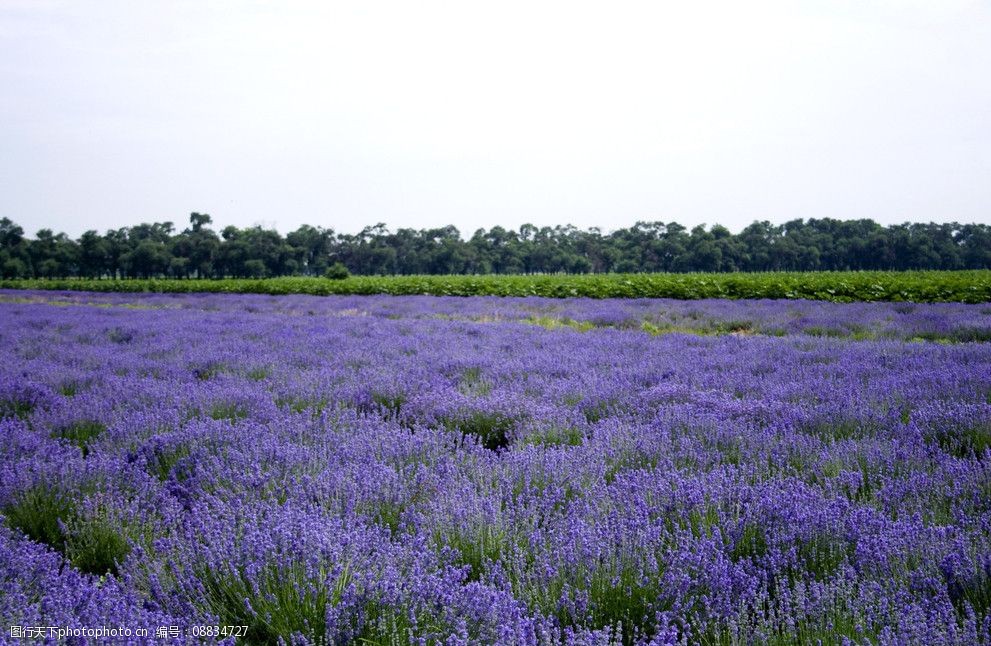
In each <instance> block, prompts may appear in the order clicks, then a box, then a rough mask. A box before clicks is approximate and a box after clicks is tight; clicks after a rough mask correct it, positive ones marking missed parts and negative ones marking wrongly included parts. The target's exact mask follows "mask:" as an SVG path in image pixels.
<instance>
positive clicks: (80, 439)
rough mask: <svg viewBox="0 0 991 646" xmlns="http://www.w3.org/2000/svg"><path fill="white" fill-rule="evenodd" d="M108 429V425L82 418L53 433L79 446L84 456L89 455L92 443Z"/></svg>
mask: <svg viewBox="0 0 991 646" xmlns="http://www.w3.org/2000/svg"><path fill="white" fill-rule="evenodd" d="M106 430H107V427H106V425H104V424H102V423H101V422H96V421H93V420H80V421H78V422H73V423H72V424H70V425H68V426H65V427H63V428H60V429H58V430H57V431H55V432H54V433H53V434H52V435H53V436H54V437H58V438H62V439H63V440H67V441H68V442H69V443H70V444H74V445H75V446H78V447H79V449H80V450H81V451H82V452H83V457H86V456H87V455H89V447H90V445H91V444H92V443H93V442H94V440H96V438H98V437H99V436H100V435H102V434H103V432H104V431H106Z"/></svg>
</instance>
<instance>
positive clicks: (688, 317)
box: [0, 290, 991, 342]
mask: <svg viewBox="0 0 991 646" xmlns="http://www.w3.org/2000/svg"><path fill="white" fill-rule="evenodd" d="M3 302H37V303H51V304H56V305H64V306H69V305H92V306H97V307H126V308H134V309H205V310H218V309H224V310H227V311H244V312H248V313H266V312H267V313H276V312H279V313H284V314H295V315H311V316H312V315H320V316H375V317H382V318H441V319H456V320H471V321H479V322H505V321H522V322H528V323H534V324H539V325H544V326H545V327H548V326H550V327H561V326H564V327H575V328H577V329H583V330H587V329H597V328H617V329H641V330H645V331H648V332H652V333H655V334H658V333H687V334H703V335H719V334H761V335H768V336H785V335H789V334H805V335H808V336H824V337H833V338H849V339H853V340H875V339H877V340H884V339H901V340H907V341H940V342H969V341H978V342H981V341H984V342H986V341H991V304H967V303H929V304H920V303H828V302H822V301H805V300H771V299H764V300H723V299H708V300H695V301H685V300H675V299H663V298H662V299H646V298H644V299H622V298H607V299H587V298H541V297H536V296H533V297H527V298H505V297H499V296H476V297H471V298H463V297H456V296H448V297H437V296H406V297H394V296H335V297H334V298H324V297H321V296H306V295H295V296H266V295H259V294H239V295H232V294H224V295H219V296H218V295H217V294H208V293H200V294H154V293H148V294H141V293H139V294H135V293H125V292H101V293H93V292H76V291H65V292H52V291H37V290H35V291H30V290H0V303H3Z"/></svg>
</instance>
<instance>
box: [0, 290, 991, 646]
mask: <svg viewBox="0 0 991 646" xmlns="http://www.w3.org/2000/svg"><path fill="white" fill-rule="evenodd" d="M22 294H23V295H25V296H33V297H36V298H40V296H41V295H40V294H33V295H32V294H31V293H22ZM9 295H10V294H9V293H7V294H4V296H9ZM52 296H53V297H55V296H56V295H54V294H53V295H52ZM58 298H59V299H61V301H60V302H59V303H58V304H52V303H41V302H0V317H2V320H3V322H4V324H3V325H2V326H0V352H2V354H3V356H4V357H5V360H4V362H3V363H2V364H0V418H2V419H0V437H3V438H4V439H3V441H2V442H0V459H2V460H3V463H4V464H5V465H6V467H5V468H4V469H2V470H0V520H2V522H0V590H2V591H3V594H0V621H2V622H3V623H4V624H11V625H66V626H69V625H117V624H124V625H130V626H139V625H144V626H147V625H150V626H156V625H175V624H189V623H203V624H217V623H219V624H231V625H246V626H248V627H249V636H248V641H249V642H250V643H277V642H278V641H279V640H283V641H284V642H285V643H299V644H306V643H339V644H345V643H354V642H357V641H359V640H365V643H378V644H386V643H454V644H457V643H463V644H468V643H500V644H544V643H548V644H551V643H571V644H607V643H613V642H616V641H618V642H623V643H631V644H632V643H644V644H646V643H655V644H663V643H692V644H748V643H777V644H794V643H808V644H815V643H817V640H822V643H827V644H832V643H841V642H842V641H843V640H844V639H848V640H850V643H859V644H866V643H871V644H878V643H882V644H904V643H933V644H935V643H939V644H961V645H963V644H991V524H989V518H991V345H989V344H986V343H970V342H961V343H954V344H938V343H907V342H905V341H903V340H900V338H899V337H898V336H897V334H902V336H906V335H911V334H914V331H913V328H912V326H913V325H921V324H922V322H924V321H926V320H930V321H941V322H942V323H941V324H948V325H951V326H952V325H954V324H960V323H961V322H962V321H964V320H965V319H966V318H967V314H968V313H973V312H974V311H975V310H977V309H978V308H981V307H983V306H964V305H915V306H912V307H913V309H904V310H903V311H901V312H900V311H899V310H897V309H894V308H896V307H900V306H899V305H894V304H851V305H831V304H823V303H800V302H798V303H787V304H785V303H770V302H768V303H742V302H741V303H723V302H718V303H706V302H702V303H674V302H664V303H658V302H644V303H643V304H639V303H636V302H630V303H623V302H615V303H612V302H609V301H601V302H597V303H591V304H589V303H583V302H581V301H567V300H565V301H554V302H549V301H546V300H543V299H521V300H519V301H515V300H508V299H436V298H427V297H414V298H398V299H397V298H393V299H389V298H385V297H381V298H372V299H369V298H358V297H328V298H323V299H315V298H310V297H303V296H291V297H267V296H236V297H232V296H222V295H186V296H173V295H145V296H140V295H139V296H134V295H131V296H128V295H117V294H112V295H95V294H89V295H82V294H80V295H58ZM85 302H89V303H90V304H85ZM786 305H787V306H788V307H795V308H797V309H795V310H789V309H788V307H785V306H786ZM662 306H663V307H662ZM689 306H691V307H694V308H695V309H694V310H689V309H687V308H688V307H689ZM541 308H544V309H543V310H541ZM679 308H683V309H679ZM735 308H743V310H742V311H745V312H747V313H748V316H749V317H750V318H752V319H754V324H755V326H756V327H758V328H759V327H760V326H761V325H772V324H774V325H777V324H778V323H774V321H776V320H780V321H783V322H785V323H787V321H789V320H797V319H798V318H800V317H801V316H805V317H806V318H810V320H815V317H822V318H823V319H825V318H827V317H828V315H829V313H830V309H832V310H833V311H834V312H833V313H834V314H835V316H834V317H833V320H834V322H836V324H838V325H843V324H844V322H850V323H851V324H853V323H856V324H857V325H860V326H861V327H862V328H863V329H867V330H872V329H887V328H875V327H872V326H893V327H891V329H892V330H895V332H897V334H895V333H893V336H892V338H886V339H884V340H870V339H860V340H858V341H853V340H851V339H843V338H831V337H828V336H810V335H809V334H807V333H806V332H804V331H803V329H802V327H801V326H798V327H796V328H794V329H791V328H787V327H786V328H785V329H784V333H783V334H782V335H780V336H778V335H771V334H767V335H764V334H755V335H747V334H735V333H734V334H725V335H721V336H709V335H698V334H691V335H686V334H677V333H672V334H664V335H658V336H652V335H649V334H643V333H638V332H632V331H631V332H628V331H625V330H626V327H624V326H623V325H622V321H623V320H626V318H624V317H629V316H633V315H634V314H635V313H637V312H639V314H640V315H642V316H641V318H640V319H638V320H647V319H648V318H651V319H652V320H655V321H658V324H660V322H662V321H663V320H671V321H681V317H684V318H685V319H686V320H691V318H690V312H696V313H698V315H699V317H700V318H705V317H715V319H718V318H719V317H721V316H722V317H733V318H741V319H742V316H741V310H738V309H735ZM795 311H797V312H798V313H799V315H800V317H793V312H795ZM531 315H542V316H545V317H548V318H552V319H553V318H554V317H557V318H558V319H564V318H568V319H569V320H573V321H574V320H579V319H581V318H582V317H583V316H585V317H586V318H585V320H592V318H594V317H596V316H598V317H601V320H600V321H599V322H600V323H601V324H602V325H593V326H590V327H588V329H587V331H585V332H580V331H578V330H576V329H574V328H573V327H572V326H568V325H564V326H560V327H554V326H551V327H554V329H546V328H545V327H544V326H541V325H534V324H532V322H531V323H528V322H527V318H528V317H530V316H531ZM889 315H890V316H891V317H892V319H891V320H889V319H888V317H889ZM761 316H763V317H764V318H763V319H762V318H760V317H761ZM899 316H900V317H903V318H902V319H899V318H898V317H899ZM984 316H987V314H984ZM513 317H515V318H513ZM610 317H613V318H610ZM715 319H713V320H715ZM767 321H770V322H767ZM679 324H680V323H679ZM909 338H910V337H909Z"/></svg>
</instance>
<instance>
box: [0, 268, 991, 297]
mask: <svg viewBox="0 0 991 646" xmlns="http://www.w3.org/2000/svg"><path fill="white" fill-rule="evenodd" d="M0 288H2V289H53V290H82V291H95V292H182V293H186V292H233V293H243V294H244V293H256V294H315V295H327V294H394V295H410V294H432V295H435V296H544V297H551V298H570V297H589V298H677V299H699V298H734V299H736V298H782V299H796V298H801V299H810V300H825V301H836V302H852V301H914V302H964V303H984V302H989V301H991V270H973V271H903V272H886V271H864V272H859V271H857V272H764V273H723V274H712V273H690V274H664V273H657V274H580V275H564V274H547V275H527V276H520V275H484V276H423V275H421V276H355V277H351V278H347V279H345V280H329V279H325V278H303V277H284V278H270V279H234V278H224V279H210V280H170V279H157V278H156V279H146V280H145V279H128V280H93V279H81V278H76V279H62V280H50V279H18V280H0Z"/></svg>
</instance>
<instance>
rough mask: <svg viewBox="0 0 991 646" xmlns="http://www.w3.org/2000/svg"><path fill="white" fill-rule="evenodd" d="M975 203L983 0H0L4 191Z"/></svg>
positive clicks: (291, 221)
mask: <svg viewBox="0 0 991 646" xmlns="http://www.w3.org/2000/svg"><path fill="white" fill-rule="evenodd" d="M190 211H200V212H206V213H210V214H211V215H212V216H213V218H214V222H215V225H216V226H217V228H220V227H223V226H225V225H228V224H236V225H238V226H250V225H254V224H262V225H263V226H267V227H272V226H274V227H276V228H278V229H279V230H280V231H281V232H283V233H286V232H288V231H290V230H292V229H295V228H296V227H298V226H299V225H300V224H302V223H309V224H313V225H319V226H325V227H332V228H334V229H336V230H338V231H346V232H354V231H357V230H359V229H360V228H361V227H362V226H364V225H367V224H375V223H376V222H384V223H386V224H387V225H388V226H389V227H390V228H393V229H395V228H398V227H415V228H424V227H434V226H441V225H445V224H454V225H455V226H457V227H458V228H459V229H460V230H461V231H462V234H464V235H470V234H471V233H472V232H473V231H474V230H475V229H477V228H479V227H486V228H488V227H491V226H493V225H497V224H499V225H502V226H505V227H512V228H518V227H519V226H520V224H522V223H524V222H530V223H533V224H536V225H538V226H543V225H553V224H567V223H570V224H574V225H576V226H578V227H580V228H583V229H584V228H587V227H592V226H598V227H601V228H602V229H604V230H607V231H608V230H613V229H616V228H618V227H622V226H629V225H631V224H633V223H634V222H636V221H637V220H663V221H665V222H667V221H672V220H674V221H678V222H681V223H682V224H685V225H689V226H691V225H695V224H699V223H708V224H713V223H722V224H725V225H727V226H729V227H730V229H732V230H734V231H737V230H739V229H741V228H742V227H743V226H745V225H746V224H748V223H749V222H751V221H753V220H755V219H769V220H771V221H773V222H784V221H787V220H789V219H793V218H799V217H837V218H844V219H846V218H861V217H870V218H874V219H875V220H878V221H879V222H882V223H894V222H903V221H926V222H928V221H937V222H939V221H950V220H957V221H961V222H984V223H991V2H989V1H988V0H984V1H965V0H932V1H930V2H923V1H922V0H915V1H911V0H910V1H894V0H887V1H885V0H850V1H837V0H831V1H827V0H822V1H802V0H789V1H782V2H762V1H755V2H706V1H699V0H691V1H685V2H663V1H659V0H658V1H654V2H645V3H624V2H605V1H600V2H594V3H582V2H575V1H568V2H560V3H550V2H538V1H535V0H527V1H524V2H519V3H517V2H510V1H507V0H498V1H495V0H493V1H491V2H484V3H483V2H470V1H467V0H459V1H452V2H421V1H415V2H409V1H405V2H388V3H386V2H374V1H369V0H364V1H360V2H328V1H315V2H282V1H280V2H265V3H263V2H247V1H245V0H236V1H231V2H207V1H204V0H194V1H191V2H180V1H175V0H171V1H168V2H161V1H158V0H156V1H154V2H143V1H138V0H125V1H121V2H116V1H110V0H100V1H97V0H91V1H88V2H83V1H79V0H72V1H66V2H60V1H44V0H0V217H4V216H6V217H9V218H11V219H13V220H14V221H16V222H18V223H19V224H21V225H22V226H23V227H24V228H25V230H26V231H27V232H28V233H29V234H32V235H33V233H34V232H35V231H37V230H38V229H39V228H42V227H50V228H54V229H56V230H61V231H65V232H67V233H69V234H70V235H73V236H77V235H78V234H80V233H81V232H82V231H84V230H85V229H90V228H92V229H97V230H100V231H103V230H105V229H108V228H117V227H121V226H127V225H133V224H137V223H139V222H143V221H162V220H171V221H173V222H175V223H176V224H177V225H180V226H179V228H182V227H181V225H184V224H185V223H186V222H187V219H188V215H189V212H190Z"/></svg>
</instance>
